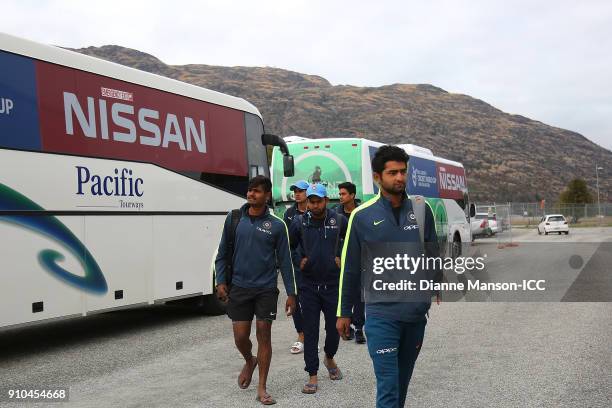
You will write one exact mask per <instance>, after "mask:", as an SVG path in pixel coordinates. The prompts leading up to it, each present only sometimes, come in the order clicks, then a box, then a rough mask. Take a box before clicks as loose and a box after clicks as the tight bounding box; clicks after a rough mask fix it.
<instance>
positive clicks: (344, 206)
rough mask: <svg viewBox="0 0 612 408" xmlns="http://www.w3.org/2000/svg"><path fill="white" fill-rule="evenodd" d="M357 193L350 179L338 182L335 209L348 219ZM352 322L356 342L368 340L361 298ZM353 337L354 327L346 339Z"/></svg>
mask: <svg viewBox="0 0 612 408" xmlns="http://www.w3.org/2000/svg"><path fill="white" fill-rule="evenodd" d="M355 195H357V186H355V184H353V183H351V182H350V181H345V182H344V183H340V184H338V198H339V199H340V203H339V204H337V205H335V206H334V207H333V209H334V210H335V211H336V212H339V213H340V214H342V215H344V216H345V217H346V219H347V220H348V219H349V218H350V217H351V213H352V212H353V211H354V210H355V208H357V207H359V204H361V203H360V202H359V200H358V199H356V198H355ZM351 322H352V323H353V326H355V330H354V336H355V342H356V343H357V344H363V343H365V342H366V339H365V336H364V335H363V323H364V322H365V305H364V303H363V302H362V301H361V300H359V301H358V302H355V304H354V305H353V316H352V317H351ZM352 338H353V328H351V331H350V334H349V336H348V338H346V340H351V339H352Z"/></svg>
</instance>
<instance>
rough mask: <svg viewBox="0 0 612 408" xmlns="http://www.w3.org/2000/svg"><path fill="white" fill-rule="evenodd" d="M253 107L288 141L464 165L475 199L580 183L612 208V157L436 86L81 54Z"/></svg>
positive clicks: (547, 194)
mask: <svg viewBox="0 0 612 408" xmlns="http://www.w3.org/2000/svg"><path fill="white" fill-rule="evenodd" d="M74 51H77V52H80V53H83V54H87V55H91V56H94V57H98V58H102V59H106V60H109V61H113V62H117V63H119V64H123V65H127V66H130V67H134V68H138V69H141V70H144V71H148V72H152V73H155V74H159V75H164V76H167V77H170V78H174V79H178V80H181V81H185V82H188V83H191V84H195V85H198V86H202V87H205V88H209V89H213V90H216V91H220V92H224V93H228V94H231V95H234V96H239V97H242V98H244V99H247V100H248V101H250V102H251V103H253V104H254V105H255V106H257V107H258V108H259V110H260V111H261V113H262V115H263V118H264V123H265V126H266V131H267V132H269V133H275V134H278V135H281V136H289V135H299V136H304V137H314V138H319V137H364V138H368V139H372V140H377V141H380V142H385V143H414V144H416V145H420V146H424V147H427V148H429V149H431V150H432V151H433V152H434V154H436V155H438V156H442V157H445V158H449V159H452V160H457V161H460V162H462V163H463V164H464V166H465V167H466V170H467V176H468V185H469V189H470V194H471V197H472V199H473V200H477V201H497V202H505V201H514V202H519V201H535V200H539V199H542V198H544V199H546V200H547V202H555V201H557V199H558V196H559V194H560V192H561V191H562V190H563V189H564V187H565V186H566V185H567V183H568V182H569V181H570V180H571V179H573V178H575V177H580V178H583V179H585V180H586V181H587V184H588V185H589V186H590V187H591V188H592V189H593V191H594V189H595V164H596V163H597V164H599V165H600V166H602V167H604V170H602V171H600V174H599V185H600V192H601V197H602V201H608V200H612V194H610V193H609V192H610V191H611V187H612V152H610V151H609V150H607V149H604V148H603V147H601V146H599V145H597V144H595V143H593V142H591V141H590V140H588V139H587V138H585V137H584V136H582V135H580V134H578V133H576V132H572V131H569V130H565V129H561V128H557V127H553V126H549V125H546V124H544V123H542V122H538V121H536V120H532V119H529V118H526V117H524V116H520V115H511V114H508V113H505V112H502V111H501V110H499V109H496V108H494V107H493V106H491V105H489V104H487V103H486V102H483V101H481V100H479V99H476V98H473V97H471V96H468V95H461V94H453V93H449V92H446V91H445V90H443V89H440V88H437V87H435V86H432V85H427V84H418V85H408V84H393V85H387V86H381V87H375V88H370V87H356V86H350V85H335V86H334V85H332V84H330V83H329V82H328V81H327V80H325V79H324V78H322V77H320V76H316V75H305V74H301V73H298V72H292V71H287V70H284V69H278V68H268V67H221V66H211V65H201V64H197V65H196V64H190V65H181V66H177V65H167V64H165V63H163V62H162V61H160V60H159V59H157V58H155V57H154V56H152V55H149V54H146V53H143V52H140V51H137V50H133V49H128V48H124V47H120V46H116V45H107V46H103V47H88V48H81V49H77V50H74Z"/></svg>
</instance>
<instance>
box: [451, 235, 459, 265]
mask: <svg viewBox="0 0 612 408" xmlns="http://www.w3.org/2000/svg"><path fill="white" fill-rule="evenodd" d="M451 256H452V258H453V259H456V258H458V257H460V256H461V237H460V236H459V234H455V236H454V237H453V243H452V245H451Z"/></svg>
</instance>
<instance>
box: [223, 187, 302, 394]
mask: <svg viewBox="0 0 612 408" xmlns="http://www.w3.org/2000/svg"><path fill="white" fill-rule="evenodd" d="M271 190H272V183H271V182H270V179H269V178H267V177H264V176H256V177H253V178H252V179H251V180H250V181H249V189H248V192H247V203H246V204H245V205H243V206H242V208H241V209H240V211H241V217H240V222H239V223H238V226H237V228H236V234H235V239H234V241H235V245H234V254H233V257H232V271H233V273H232V281H231V284H232V286H231V288H228V285H227V279H226V268H227V266H228V265H227V259H226V257H227V253H226V251H227V239H228V236H230V232H229V231H230V228H231V226H232V225H231V224H232V223H231V212H230V214H228V215H227V218H226V220H225V225H224V227H223V234H222V235H221V242H220V244H219V249H218V252H217V258H216V259H215V276H216V282H217V296H218V297H219V299H221V300H222V301H225V302H227V314H228V316H229V317H230V319H232V324H233V330H234V342H235V343H236V347H237V348H238V350H239V351H240V353H241V354H242V356H243V357H244V359H245V365H244V367H243V369H242V372H241V373H240V376H239V377H238V386H239V387H240V388H242V389H245V388H247V387H248V386H249V385H250V383H251V378H252V376H253V371H254V370H255V367H256V366H257V365H258V364H259V385H258V387H257V399H258V401H260V402H261V403H262V404H264V405H271V404H274V403H275V402H276V401H275V400H274V398H272V396H270V394H268V392H267V390H266V382H267V378H268V371H269V369H270V361H271V359H272V341H271V329H272V322H273V321H274V320H275V319H276V305H277V301H278V293H279V291H278V288H277V273H276V260H277V259H278V261H279V264H280V270H281V274H282V276H283V281H284V283H285V290H286V291H287V295H288V296H287V303H286V305H285V310H286V313H287V315H291V314H292V313H293V311H294V310H295V302H296V301H295V296H296V294H297V288H296V285H295V276H294V274H293V265H292V263H291V255H290V249H289V235H288V231H287V227H286V225H285V223H284V222H283V220H282V219H280V218H278V217H277V216H275V215H274V214H273V213H272V212H271V211H270V210H269V208H268V206H267V205H266V203H267V202H268V200H269V199H270V195H271ZM253 316H255V317H256V318H257V322H256V330H257V343H258V348H257V357H254V356H253V354H252V352H251V350H252V347H253V345H252V343H251V340H250V335H251V322H252V321H253Z"/></svg>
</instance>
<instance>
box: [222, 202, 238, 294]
mask: <svg viewBox="0 0 612 408" xmlns="http://www.w3.org/2000/svg"><path fill="white" fill-rule="evenodd" d="M241 215H242V214H241V212H240V210H239V209H236V210H232V213H231V224H230V229H229V231H227V232H228V235H227V237H226V239H225V282H226V283H227V286H228V287H230V286H232V275H233V272H234V250H235V249H236V230H237V229H238V223H239V222H240V216H241Z"/></svg>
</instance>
